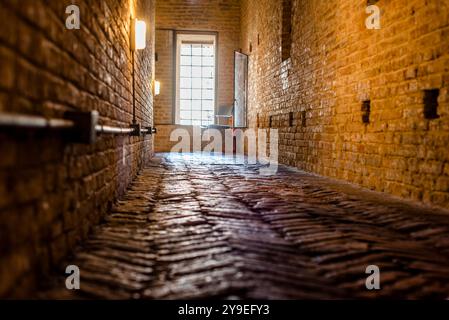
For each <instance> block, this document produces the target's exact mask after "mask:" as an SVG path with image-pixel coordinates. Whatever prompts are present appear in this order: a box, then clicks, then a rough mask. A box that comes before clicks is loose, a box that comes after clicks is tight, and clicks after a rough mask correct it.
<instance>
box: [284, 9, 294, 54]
mask: <svg viewBox="0 0 449 320" xmlns="http://www.w3.org/2000/svg"><path fill="white" fill-rule="evenodd" d="M291 47H292V0H282V61H285V60H287V59H288V58H290V50H291Z"/></svg>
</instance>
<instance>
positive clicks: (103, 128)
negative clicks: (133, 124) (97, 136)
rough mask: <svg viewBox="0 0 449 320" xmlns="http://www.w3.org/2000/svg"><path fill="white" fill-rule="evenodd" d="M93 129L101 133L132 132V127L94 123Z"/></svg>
mask: <svg viewBox="0 0 449 320" xmlns="http://www.w3.org/2000/svg"><path fill="white" fill-rule="evenodd" d="M95 131H96V132H97V133H102V134H130V133H133V132H134V129H133V128H120V127H111V126H101V125H96V126H95Z"/></svg>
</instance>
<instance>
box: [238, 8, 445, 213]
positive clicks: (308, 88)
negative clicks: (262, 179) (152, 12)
mask: <svg viewBox="0 0 449 320" xmlns="http://www.w3.org/2000/svg"><path fill="white" fill-rule="evenodd" d="M376 5H377V6H378V7H379V8H380V9H381V20H380V22H381V28H380V29H379V30H368V29H367V28H366V26H365V20H366V18H367V17H368V16H369V14H367V13H366V12H365V9H366V6H367V1H354V0H339V1H326V0H313V1H305V0H293V1H292V5H291V17H292V20H291V22H292V23H291V28H292V35H291V39H292V43H291V48H289V49H290V58H289V59H287V60H284V61H283V59H282V34H283V33H282V12H283V11H284V12H285V10H283V1H282V0H257V1H255V0H242V9H241V10H242V12H241V47H242V48H243V51H244V52H245V53H247V54H249V56H250V58H249V61H250V66H249V107H248V108H249V112H248V114H249V123H250V127H253V128H254V127H257V126H258V127H260V128H267V127H269V126H270V124H271V127H272V128H276V129H278V130H279V158H280V162H282V163H285V164H288V165H293V166H296V167H298V168H300V169H304V170H306V171H311V172H315V173H318V174H322V175H325V176H329V177H334V178H338V179H344V180H347V181H350V182H354V183H357V184H360V185H362V186H364V187H368V188H370V189H373V190H377V191H382V192H387V193H391V194H393V195H397V196H400V197H403V198H409V199H413V200H418V201H422V202H424V203H428V204H432V205H437V206H441V207H446V208H449V149H448V142H449V108H448V105H449V94H448V87H449V2H448V1H447V0H432V1H428V0H414V1H406V0H396V1H385V0H380V1H378V2H377V3H376ZM284 8H285V6H284ZM284 23H285V22H284ZM284 32H285V30H284ZM251 49H252V50H251ZM431 89H438V90H439V96H438V111H437V112H438V116H439V117H438V118H436V119H431V120H429V119H426V118H425V116H424V100H425V99H424V96H425V91H426V90H431ZM434 92H435V91H434ZM367 101H369V102H370V111H371V112H370V116H369V123H364V122H363V121H362V118H363V117H362V114H363V112H362V109H363V108H365V109H366V105H367V103H368V102H367ZM364 106H365V107H364ZM270 118H271V120H270ZM292 119H293V121H291V120H292Z"/></svg>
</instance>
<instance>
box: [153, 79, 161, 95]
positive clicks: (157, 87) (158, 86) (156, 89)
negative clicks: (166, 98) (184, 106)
mask: <svg viewBox="0 0 449 320" xmlns="http://www.w3.org/2000/svg"><path fill="white" fill-rule="evenodd" d="M160 94H161V82H160V81H154V95H155V96H158V95H160Z"/></svg>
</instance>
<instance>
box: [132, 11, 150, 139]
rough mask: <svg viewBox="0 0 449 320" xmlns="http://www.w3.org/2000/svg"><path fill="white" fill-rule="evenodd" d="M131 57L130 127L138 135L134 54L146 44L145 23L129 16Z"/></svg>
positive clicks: (139, 132) (139, 130)
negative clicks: (131, 102) (131, 95)
mask: <svg viewBox="0 0 449 320" xmlns="http://www.w3.org/2000/svg"><path fill="white" fill-rule="evenodd" d="M130 36H131V38H130V47H131V58H132V82H133V84H132V87H133V88H132V90H133V122H132V124H131V128H133V129H134V132H133V134H132V135H133V136H140V134H141V127H140V124H138V123H137V119H136V70H135V64H136V63H135V54H136V51H137V50H143V49H145V48H146V46H147V24H146V23H145V22H144V21H141V20H138V19H134V18H131V35H130Z"/></svg>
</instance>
